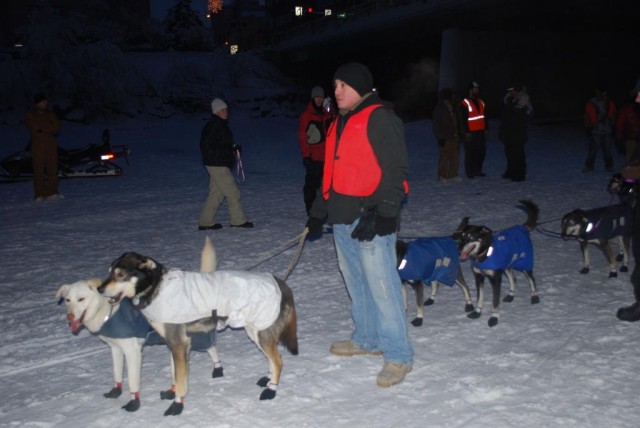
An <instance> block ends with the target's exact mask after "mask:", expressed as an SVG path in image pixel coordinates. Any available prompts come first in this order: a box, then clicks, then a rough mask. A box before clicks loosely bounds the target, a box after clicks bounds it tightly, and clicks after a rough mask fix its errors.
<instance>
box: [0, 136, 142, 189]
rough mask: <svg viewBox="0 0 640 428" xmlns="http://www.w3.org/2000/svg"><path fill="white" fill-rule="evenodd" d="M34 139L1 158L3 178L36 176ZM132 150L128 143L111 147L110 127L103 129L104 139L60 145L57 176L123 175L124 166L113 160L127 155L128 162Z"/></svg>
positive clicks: (13, 178)
mask: <svg viewBox="0 0 640 428" xmlns="http://www.w3.org/2000/svg"><path fill="white" fill-rule="evenodd" d="M30 146H31V142H29V144H27V147H25V149H24V150H21V151H19V152H16V153H13V154H11V155H9V156H7V157H6V158H4V159H2V160H0V181H4V182H14V181H23V180H30V179H32V178H33V166H32V164H31V149H30ZM129 153H130V149H129V146H127V145H115V146H112V145H111V142H110V135H109V130H108V129H105V130H104V131H103V132H102V142H101V143H97V144H89V145H88V146H85V147H82V148H79V149H64V148H62V147H60V146H58V177H60V178H76V177H108V176H118V175H121V174H122V168H121V167H120V166H119V165H117V164H116V163H115V162H113V159H118V158H122V157H124V158H125V160H126V161H127V165H128V164H129Z"/></svg>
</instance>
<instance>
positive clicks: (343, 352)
mask: <svg viewBox="0 0 640 428" xmlns="http://www.w3.org/2000/svg"><path fill="white" fill-rule="evenodd" d="M329 352H331V353H332V354H333V355H339V356H341V357H351V356H352V355H382V352H381V351H375V350H368V349H364V348H361V347H359V346H358V345H356V344H355V343H353V342H352V341H350V340H341V341H339V342H333V344H332V345H331V348H330V349H329Z"/></svg>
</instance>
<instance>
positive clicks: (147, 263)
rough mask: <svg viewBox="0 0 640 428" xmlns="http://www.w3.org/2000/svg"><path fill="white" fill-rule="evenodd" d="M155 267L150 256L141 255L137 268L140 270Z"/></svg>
mask: <svg viewBox="0 0 640 428" xmlns="http://www.w3.org/2000/svg"><path fill="white" fill-rule="evenodd" d="M156 267H157V265H156V262H155V261H154V260H153V259H152V258H151V257H142V260H141V261H140V263H139V264H138V269H140V270H154V269H155V268H156Z"/></svg>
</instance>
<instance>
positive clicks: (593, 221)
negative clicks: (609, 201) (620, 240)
mask: <svg viewBox="0 0 640 428" xmlns="http://www.w3.org/2000/svg"><path fill="white" fill-rule="evenodd" d="M586 215H587V230H586V231H585V232H583V233H581V234H580V239H584V240H587V241H590V240H592V239H602V240H607V239H610V238H611V237H614V236H630V235H631V234H632V233H633V226H632V224H631V218H632V208H631V205H628V204H616V205H608V206H605V207H600V208H594V209H592V210H589V211H586ZM588 225H591V227H589V226H588Z"/></svg>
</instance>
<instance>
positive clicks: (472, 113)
mask: <svg viewBox="0 0 640 428" xmlns="http://www.w3.org/2000/svg"><path fill="white" fill-rule="evenodd" d="M461 104H463V105H464V106H466V107H467V110H468V111H469V119H468V126H469V131H471V132H474V131H484V130H485V129H487V127H486V124H485V122H484V101H482V100H481V99H480V98H478V104H479V105H480V107H479V108H477V107H476V104H475V103H474V102H472V101H471V100H470V99H469V98H465V99H463V100H462V103H461Z"/></svg>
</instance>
